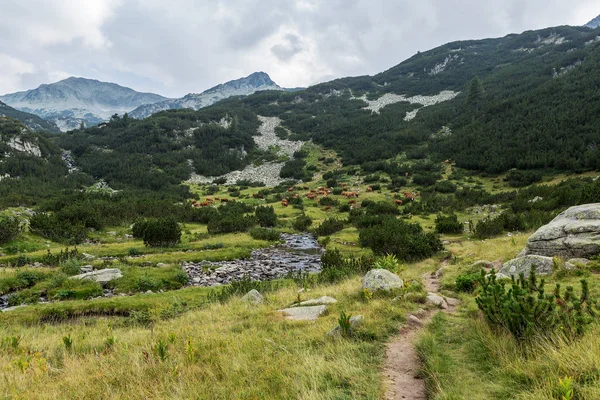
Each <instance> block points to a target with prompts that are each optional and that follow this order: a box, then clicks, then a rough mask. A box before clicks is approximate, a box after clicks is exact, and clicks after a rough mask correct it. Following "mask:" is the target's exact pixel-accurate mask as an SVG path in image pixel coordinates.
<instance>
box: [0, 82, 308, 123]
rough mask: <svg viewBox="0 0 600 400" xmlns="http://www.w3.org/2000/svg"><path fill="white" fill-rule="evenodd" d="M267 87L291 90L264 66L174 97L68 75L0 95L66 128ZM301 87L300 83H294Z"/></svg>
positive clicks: (203, 102)
mask: <svg viewBox="0 0 600 400" xmlns="http://www.w3.org/2000/svg"><path fill="white" fill-rule="evenodd" d="M262 90H286V89H284V88H282V87H280V86H279V85H277V84H276V83H275V82H273V81H272V80H271V78H270V77H269V75H267V74H266V73H264V72H255V73H253V74H251V75H249V76H247V77H245V78H241V79H236V80H233V81H230V82H226V83H223V84H220V85H217V86H215V87H213V88H211V89H208V90H206V91H204V92H202V93H190V94H188V95H186V96H184V97H182V98H180V99H169V98H167V97H163V96H160V95H158V94H154V93H140V92H136V91H135V90H133V89H130V88H127V87H123V86H119V85H117V84H115V83H107V82H100V81H97V80H94V79H85V78H75V77H71V78H67V79H65V80H62V81H59V82H56V83H52V84H44V85H41V86H40V87H38V88H37V89H33V90H26V91H23V92H17V93H11V94H6V95H4V96H0V101H3V102H4V103H6V105H8V106H10V107H12V108H13V109H16V110H15V111H21V112H25V113H30V114H35V115H37V116H38V117H41V118H42V120H45V121H48V122H49V124H43V123H41V122H40V121H38V120H35V121H33V120H31V118H29V119H30V120H31V121H30V122H27V121H26V120H24V119H23V118H17V117H14V115H13V117H14V118H16V119H19V120H21V121H23V122H24V123H25V124H26V125H28V126H29V124H32V125H31V126H30V127H31V129H34V130H39V129H38V127H35V126H34V125H35V124H38V125H39V126H40V127H45V128H44V129H46V130H51V131H56V130H57V129H60V131H63V132H66V131H70V130H73V129H77V128H79V127H80V126H81V124H82V123H83V124H84V125H85V126H93V125H97V124H99V123H101V122H106V121H108V120H109V119H110V117H111V116H112V115H114V114H120V115H123V114H125V113H129V115H130V116H131V117H133V118H137V119H143V118H146V117H149V116H150V115H152V114H154V113H157V112H159V111H164V110H172V109H182V108H190V109H193V110H198V109H200V108H203V107H207V106H210V105H212V104H214V103H216V102H218V101H220V100H223V99H226V98H228V97H231V96H247V95H250V94H253V93H255V92H258V91H262ZM290 90H299V89H290Z"/></svg>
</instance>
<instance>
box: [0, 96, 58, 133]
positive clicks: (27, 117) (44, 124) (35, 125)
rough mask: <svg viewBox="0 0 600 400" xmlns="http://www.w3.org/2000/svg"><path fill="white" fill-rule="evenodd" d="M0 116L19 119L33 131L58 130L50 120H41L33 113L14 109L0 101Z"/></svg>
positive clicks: (56, 131)
mask: <svg viewBox="0 0 600 400" xmlns="http://www.w3.org/2000/svg"><path fill="white" fill-rule="evenodd" d="M2 116H4V117H11V118H14V119H16V120H18V121H21V122H22V123H23V124H24V125H25V126H27V127H28V128H29V129H31V130H34V131H48V132H54V133H58V132H60V131H59V130H58V127H57V126H56V125H54V124H53V123H52V122H49V121H46V120H43V119H41V118H40V117H38V116H37V115H35V114H29V113H26V112H23V111H19V110H16V109H14V108H12V107H10V106H8V105H6V104H4V103H3V102H1V101H0V117H2Z"/></svg>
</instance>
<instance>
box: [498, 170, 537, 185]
mask: <svg viewBox="0 0 600 400" xmlns="http://www.w3.org/2000/svg"><path fill="white" fill-rule="evenodd" d="M504 180H505V181H506V182H508V184H509V185H510V186H511V187H524V186H528V185H531V184H532V183H536V182H539V181H541V180H542V175H541V174H540V173H538V172H535V171H523V170H517V169H514V170H511V171H510V172H509V173H508V174H506V178H504Z"/></svg>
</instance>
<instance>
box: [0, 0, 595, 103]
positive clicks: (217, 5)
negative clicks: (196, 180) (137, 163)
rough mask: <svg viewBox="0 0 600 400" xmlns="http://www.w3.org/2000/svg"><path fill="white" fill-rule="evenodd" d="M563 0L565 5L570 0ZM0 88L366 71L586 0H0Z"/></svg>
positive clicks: (540, 20)
mask: <svg viewBox="0 0 600 400" xmlns="http://www.w3.org/2000/svg"><path fill="white" fill-rule="evenodd" d="M574 3H575V4H576V5H574ZM0 10H1V12H0V94H6V93H12V92H15V91H19V90H27V89H33V88H36V87H37V86H39V85H40V84H43V83H52V82H56V81H58V80H61V79H64V78H67V77H69V76H81V77H85V78H92V79H98V80H101V81H107V82H115V83H118V84H120V85H123V86H128V87H131V88H133V89H135V90H138V91H145V92H154V93H158V94H162V95H164V96H169V97H181V96H183V95H185V94H187V93H190V92H201V91H203V90H206V89H208V88H210V87H212V86H215V85H217V84H219V83H223V82H226V81H229V80H232V79H237V78H240V77H243V76H247V75H249V74H251V73H252V72H255V71H264V72H267V73H268V74H269V75H270V76H271V78H272V79H273V80H274V81H275V82H276V83H278V84H279V85H281V86H284V87H301V86H302V87H305V86H309V85H312V84H315V83H319V82H324V81H328V80H332V79H335V78H340V77H345V76H357V75H367V74H368V75H373V74H376V73H378V72H382V71H384V70H387V69H389V68H391V67H392V66H394V65H397V64H399V63H400V62H402V61H403V60H405V59H407V58H409V57H411V56H412V55H414V54H415V53H416V52H417V51H426V50H429V49H432V48H434V47H437V46H440V45H442V44H445V43H447V42H450V41H454V40H465V39H482V38H488V37H500V36H504V35H507V34H509V33H520V32H523V31H525V30H531V29H541V28H545V27H550V26H558V25H583V24H585V23H587V22H588V21H589V20H591V19H592V18H594V17H595V16H597V15H599V14H600V3H599V2H598V1H597V0H576V1H573V0H487V1H481V0H169V1H165V0H0Z"/></svg>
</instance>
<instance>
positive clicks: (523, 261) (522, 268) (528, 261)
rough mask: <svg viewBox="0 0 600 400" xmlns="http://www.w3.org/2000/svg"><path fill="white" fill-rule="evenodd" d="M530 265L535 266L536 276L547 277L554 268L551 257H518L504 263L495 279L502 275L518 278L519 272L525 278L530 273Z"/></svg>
mask: <svg viewBox="0 0 600 400" xmlns="http://www.w3.org/2000/svg"><path fill="white" fill-rule="evenodd" d="M532 265H535V273H536V274H539V275H547V274H551V273H552V270H553V268H554V260H553V259H552V257H544V256H536V255H528V256H523V257H518V258H515V259H514V260H510V261H507V262H505V263H504V265H503V266H502V268H500V271H498V274H497V275H496V278H498V276H502V275H506V276H512V275H515V276H519V275H520V274H521V272H522V273H523V274H525V276H526V277H527V276H529V273H530V272H531V266H532Z"/></svg>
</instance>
